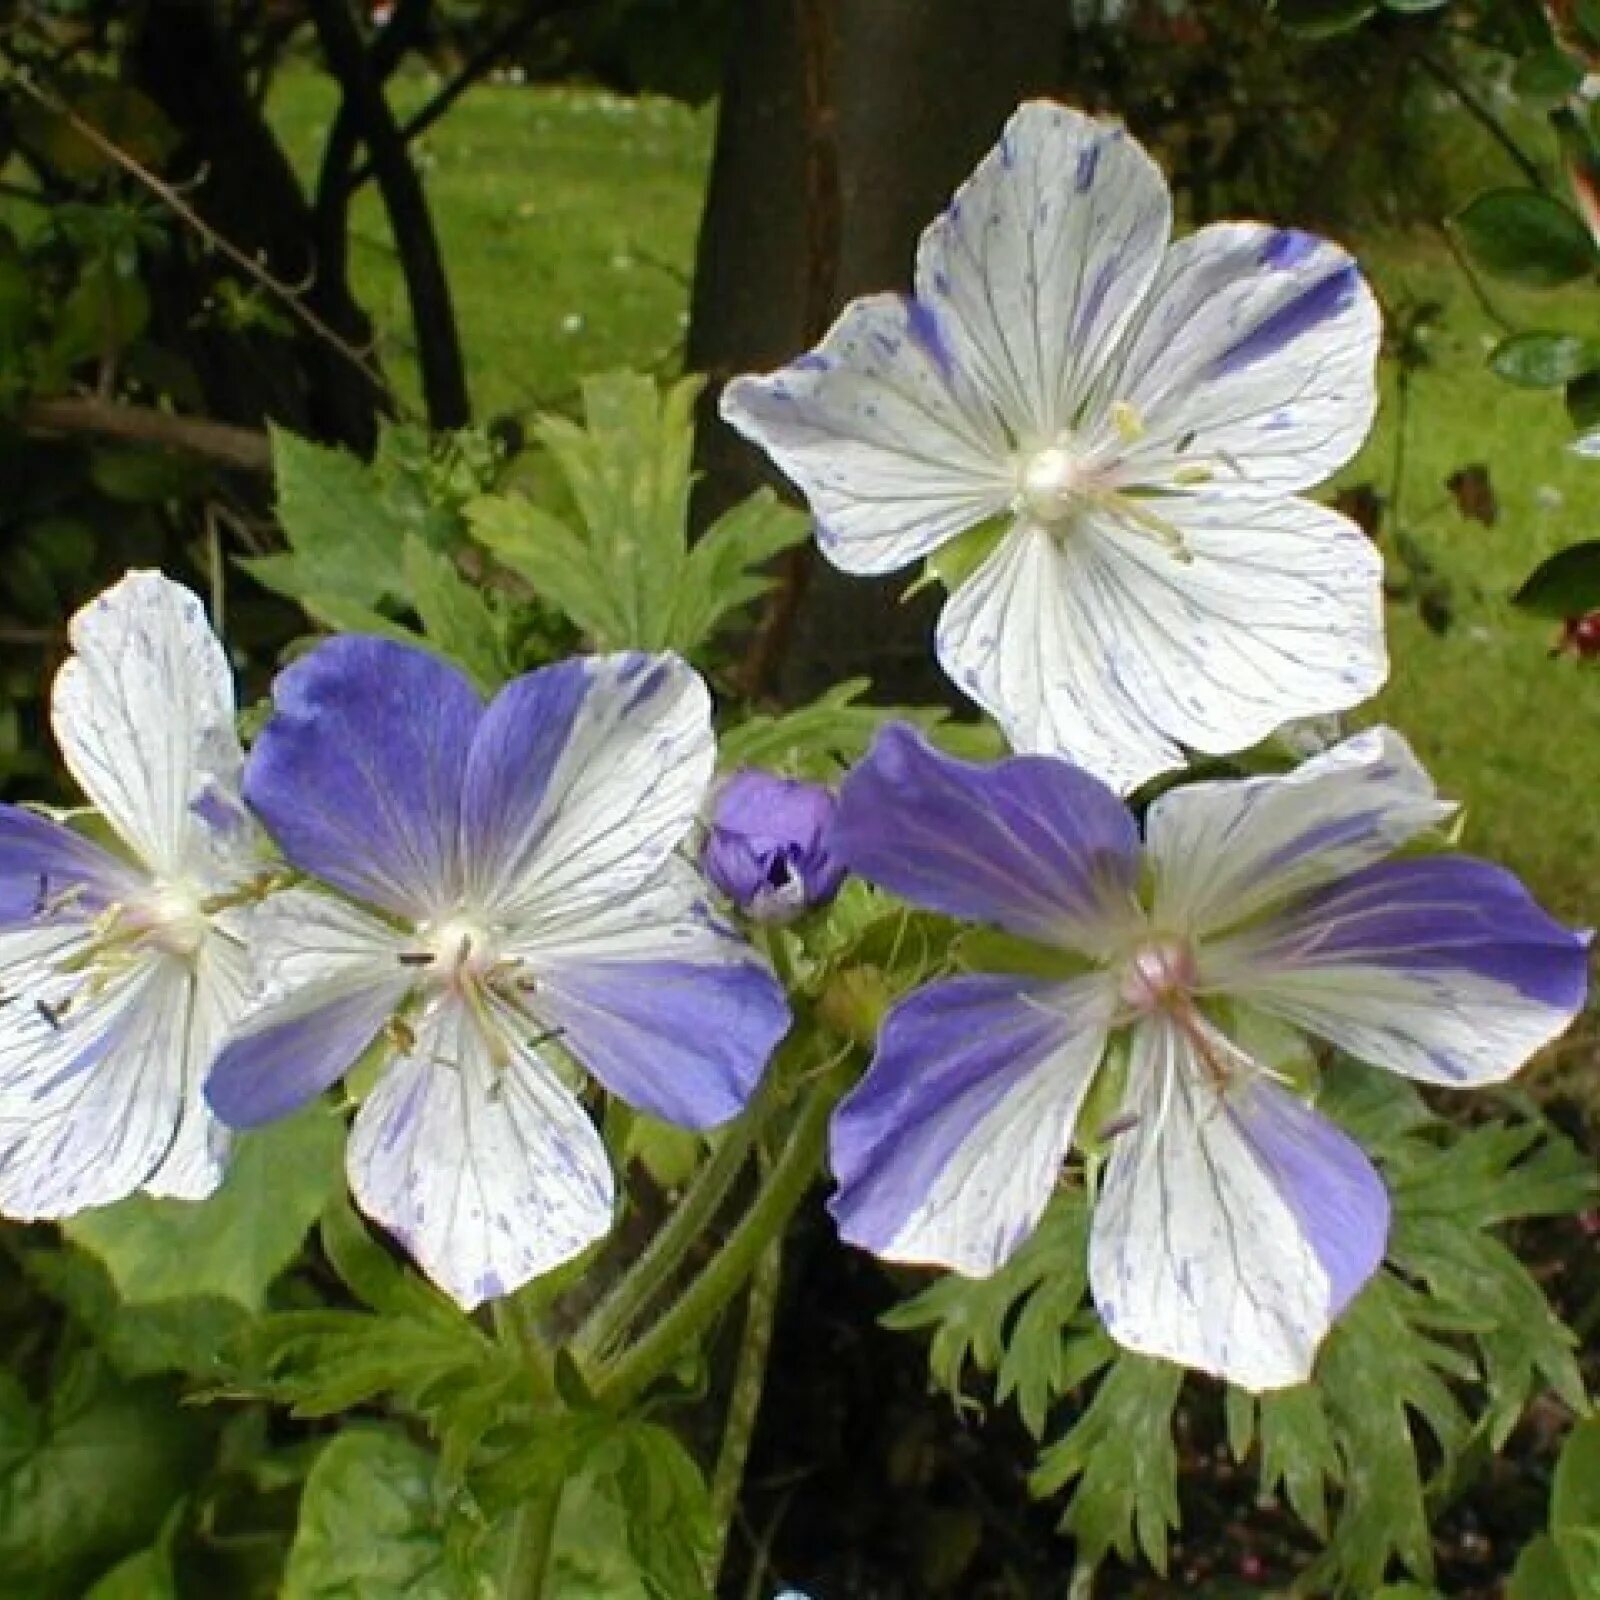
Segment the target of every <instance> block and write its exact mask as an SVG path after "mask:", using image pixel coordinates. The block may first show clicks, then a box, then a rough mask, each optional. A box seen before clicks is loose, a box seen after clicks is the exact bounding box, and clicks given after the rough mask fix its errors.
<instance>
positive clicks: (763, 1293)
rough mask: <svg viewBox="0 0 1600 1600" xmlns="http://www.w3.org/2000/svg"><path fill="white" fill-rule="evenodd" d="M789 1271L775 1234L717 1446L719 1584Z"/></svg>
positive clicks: (754, 1293) (711, 1577) (708, 1576)
mask: <svg viewBox="0 0 1600 1600" xmlns="http://www.w3.org/2000/svg"><path fill="white" fill-rule="evenodd" d="M782 1277H783V1238H782V1236H781V1235H780V1236H778V1237H777V1238H774V1239H773V1240H772V1241H771V1243H769V1244H768V1246H767V1248H766V1249H765V1250H764V1251H763V1252H762V1254H761V1259H760V1260H759V1261H757V1262H756V1270H755V1274H754V1276H753V1277H752V1278H751V1279H750V1298H749V1301H748V1303H747V1304H746V1306H745V1313H744V1334H743V1336H742V1338H741V1339H740V1342H739V1363H738V1366H737V1367H736V1368H735V1369H734V1374H733V1388H732V1390H731V1392H730V1393H729V1395H728V1417H727V1421H726V1422H725V1423H724V1425H723V1430H722V1448H721V1449H720V1450H719V1451H718V1452H717V1467H716V1472H715V1474H714V1475H713V1477H712V1479H711V1526H712V1530H713V1543H712V1546H711V1551H710V1554H709V1555H708V1557H707V1559H706V1566H705V1580H706V1588H707V1589H708V1590H711V1589H714V1588H715V1587H716V1582H717V1574H718V1573H719V1572H720V1571H721V1570H722V1560H723V1554H724V1552H725V1551H726V1550H727V1547H728V1532H729V1530H730V1529H731V1528H732V1526H733V1513H734V1510H735V1508H736V1507H737V1506H738V1503H739V1489H740V1487H741V1485H742V1484H743V1483H744V1467H745V1462H746V1461H747V1460H748V1459H749V1455H750V1438H751V1435H752V1434H754V1432H755V1427H756V1415H757V1413H758V1412H759V1411H760V1409H761V1391H762V1389H763V1388H764V1387H765V1386H766V1378H767V1356H768V1353H769V1352H770V1351H771V1349H772V1327H773V1323H774V1322H775V1321H776V1320H777V1314H778V1285H779V1283H780V1282H781V1280H782Z"/></svg>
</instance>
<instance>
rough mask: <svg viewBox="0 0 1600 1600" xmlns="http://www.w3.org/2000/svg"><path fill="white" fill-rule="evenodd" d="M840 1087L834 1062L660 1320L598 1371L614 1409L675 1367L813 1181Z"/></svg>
mask: <svg viewBox="0 0 1600 1600" xmlns="http://www.w3.org/2000/svg"><path fill="white" fill-rule="evenodd" d="M844 1087H845V1078H844V1075H843V1073H842V1072H841V1071H840V1069H839V1068H838V1067H835V1068H834V1069H833V1070H832V1071H830V1072H828V1073H827V1074H826V1075H825V1076H824V1077H823V1078H822V1080H821V1081H820V1082H819V1083H817V1084H816V1085H815V1087H814V1088H812V1089H811V1091H810V1093H809V1095H808V1097H807V1098H806V1099H805V1100H804V1101H803V1102H802V1104H801V1108H800V1113H799V1115H798V1116H797V1117H796V1118H795V1121H794V1125H793V1127H792V1128H791V1129H790V1132H789V1139H788V1142H787V1144H785V1146H784V1149H783V1154H782V1155H780V1156H779V1157H778V1159H777V1161H776V1163H775V1164H774V1165H773V1168H772V1172H771V1174H770V1175H769V1176H768V1178H767V1180H766V1182H765V1183H764V1184H763V1185H762V1187H761V1190H760V1192H759V1194H758V1195H757V1196H756V1200H755V1203H754V1204H753V1205H752V1206H751V1207H750V1209H749V1211H748V1212H746V1213H745V1216H744V1219H743V1220H742V1221H741V1222H740V1223H739V1226H738V1227H737V1228H735V1229H734V1231H733V1232H732V1233H731V1234H730V1235H729V1236H728V1240H727V1242H726V1243H725V1244H724V1245H723V1246H722V1248H721V1250H719V1251H718V1252H717V1254H716V1255H715V1256H714V1257H713V1258H712V1259H711V1261H710V1263H709V1264H708V1265H707V1266H706V1268H705V1270H704V1271H703V1272H702V1273H701V1274H700V1275H699V1277H697V1278H696V1279H695V1280H694V1282H693V1283H691V1284H690V1285H689V1287H688V1288H687V1289H685V1290H684V1292H683V1294H682V1295H681V1296H680V1297H679V1298H678V1299H677V1300H676V1301H674V1303H673V1304H672V1306H671V1307H670V1309H668V1310H667V1311H666V1312H665V1313H664V1314H663V1315H662V1317H661V1319H660V1321H658V1322H657V1323H656V1324H655V1325H654V1326H653V1327H652V1328H650V1330H649V1331H648V1332H647V1333H645V1334H644V1335H643V1336H642V1337H641V1338H640V1339H639V1341H638V1342H637V1343H636V1344H634V1345H633V1346H631V1347H630V1348H629V1349H628V1350H626V1351H624V1352H623V1353H622V1355H620V1356H618V1357H617V1358H616V1360H614V1361H612V1362H610V1363H608V1364H606V1365H604V1366H602V1367H601V1368H600V1369H599V1371H598V1373H597V1374H596V1376H595V1380H594V1383H593V1390H594V1395H595V1398H596V1400H598V1401H600V1402H601V1403H602V1404H605V1405H608V1406H611V1407H613V1408H618V1409H620V1408H621V1407H623V1406H626V1405H628V1404H630V1403H631V1402H632V1401H633V1400H634V1399H635V1398H636V1397H637V1396H638V1395H639V1394H640V1393H642V1392H643V1391H644V1390H645V1389H646V1388H648V1387H649V1386H650V1384H652V1383H653V1382H654V1381H655V1380H656V1379H657V1378H659V1377H660V1376H661V1375H662V1374H663V1373H664V1372H666V1371H668V1370H669V1369H670V1368H671V1367H672V1365H673V1363H674V1362H676V1360H677V1359H678V1356H679V1355H680V1354H681V1352H682V1351H683V1350H684V1348H685V1347H686V1346H687V1345H689V1344H690V1343H691V1342H692V1341H693V1340H695V1339H697V1338H699V1336H700V1335H701V1334H702V1333H704V1332H705V1330H706V1328H708V1327H709V1326H710V1324H711V1322H712V1321H713V1320H714V1319H715V1317H716V1316H717V1314H718V1313H719V1312H720V1311H721V1310H722V1308H723V1307H724V1306H726V1305H727V1303H728V1302H729V1301H730V1300H731V1299H732V1298H733V1297H734V1295H735V1294H737V1293H738V1292H739V1289H740V1286H741V1285H742V1284H743V1283H744V1281H745V1280H746V1279H747V1278H748V1277H749V1276H750V1274H751V1273H752V1272H753V1271H754V1270H755V1267H756V1264H757V1263H758V1262H759V1261H760V1259H761V1256H762V1254H763V1253H764V1252H765V1251H766V1249H767V1247H768V1245H770V1244H771V1243H772V1241H773V1240H774V1239H776V1238H777V1237H778V1236H779V1235H780V1234H781V1233H782V1231H783V1229H784V1226H785V1225H786V1224H787V1223H788V1221H789V1218H790V1217H791V1216H792V1215H793V1214H794V1210H795V1208H796V1207H797V1206H798V1205H799V1204H800V1202H801V1200H802V1199H803V1198H804V1197H805V1193H806V1190H807V1189H809V1188H810V1187H811V1184H812V1181H813V1180H814V1179H815V1177H816V1175H817V1171H818V1168H819V1167H820V1165H821V1161H822V1152H823V1147H824V1144H825V1141H826V1138H827V1128H828V1116H829V1114H830V1113H831V1112H832V1110H833V1108H834V1105H835V1104H836V1103H837V1102H838V1099H839V1097H840V1095H841V1094H843V1092H844Z"/></svg>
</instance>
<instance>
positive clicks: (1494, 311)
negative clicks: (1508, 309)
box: [1434, 221, 1517, 333]
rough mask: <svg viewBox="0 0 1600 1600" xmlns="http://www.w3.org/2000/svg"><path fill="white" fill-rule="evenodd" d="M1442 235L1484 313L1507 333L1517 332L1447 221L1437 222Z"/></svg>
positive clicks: (1435, 225)
mask: <svg viewBox="0 0 1600 1600" xmlns="http://www.w3.org/2000/svg"><path fill="white" fill-rule="evenodd" d="M1434 227H1435V228H1437V229H1438V231H1439V235H1440V237H1441V238H1442V239H1443V240H1444V243H1445V248H1446V249H1447V250H1448V251H1449V252H1450V254H1451V255H1452V256H1454V257H1455V262H1456V265H1457V266H1458V267H1460V269H1461V275H1462V276H1463V277H1464V278H1465V279H1466V280H1467V287H1468V288H1469V289H1470V290H1471V291H1472V298H1473V299H1474V300H1476V301H1477V302H1478V305H1479V308H1480V309H1481V310H1482V312H1483V314H1484V315H1485V316H1486V317H1487V318H1488V319H1489V320H1490V321H1491V322H1492V323H1494V324H1495V326H1496V327H1498V328H1502V329H1504V331H1505V332H1507V333H1515V332H1516V331H1517V325H1516V323H1514V322H1513V321H1512V320H1511V319H1510V317H1508V316H1507V315H1506V314H1505V313H1504V312H1503V311H1502V310H1501V309H1500V308H1499V307H1498V306H1497V305H1496V304H1495V303H1494V301H1493V300H1491V299H1490V298H1489V291H1488V290H1487V289H1486V288H1484V286H1483V279H1482V278H1481V277H1479V276H1478V271H1477V269H1476V268H1475V267H1474V266H1473V265H1472V263H1471V262H1470V261H1469V260H1468V259H1467V253H1466V251H1465V250H1463V249H1462V248H1461V241H1460V240H1459V239H1457V238H1456V236H1455V232H1454V230H1453V229H1452V228H1451V227H1450V224H1449V223H1447V222H1437V221H1436V222H1435V223H1434Z"/></svg>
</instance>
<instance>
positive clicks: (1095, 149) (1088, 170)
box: [1073, 139, 1100, 194]
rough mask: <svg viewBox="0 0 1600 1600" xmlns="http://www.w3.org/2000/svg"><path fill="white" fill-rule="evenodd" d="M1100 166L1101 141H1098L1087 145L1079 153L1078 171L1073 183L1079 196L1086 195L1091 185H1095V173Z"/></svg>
mask: <svg viewBox="0 0 1600 1600" xmlns="http://www.w3.org/2000/svg"><path fill="white" fill-rule="evenodd" d="M1099 165H1100V141H1099V140H1098V139H1097V140H1096V141H1095V142H1094V143H1093V144H1090V145H1085V146H1084V147H1083V149H1082V150H1080V151H1079V152H1078V170H1077V172H1076V174H1075V175H1074V178H1073V183H1074V186H1075V187H1076V188H1077V191H1078V193H1079V194H1084V193H1086V192H1087V191H1088V189H1089V187H1090V185H1091V184H1093V182H1094V175H1095V171H1096V169H1097V168H1098V167H1099Z"/></svg>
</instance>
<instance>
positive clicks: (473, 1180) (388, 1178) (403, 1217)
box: [348, 1002, 614, 1310]
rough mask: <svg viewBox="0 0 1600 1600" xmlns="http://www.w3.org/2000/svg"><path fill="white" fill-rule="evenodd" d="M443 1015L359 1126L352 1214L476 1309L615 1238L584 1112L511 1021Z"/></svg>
mask: <svg viewBox="0 0 1600 1600" xmlns="http://www.w3.org/2000/svg"><path fill="white" fill-rule="evenodd" d="M491 1020H492V1023H493V1025H494V1026H495V1029H496V1037H497V1038H498V1039H499V1041H500V1042H501V1044H502V1045H503V1046H504V1048H505V1049H506V1050H507V1052H508V1054H507V1055H506V1056H505V1057H504V1058H499V1057H497V1055H496V1054H495V1052H494V1050H493V1049H492V1048H491V1045H490V1042H489V1039H488V1037H487V1036H486V1033H485V1029H484V1027H483V1026H482V1025H481V1022H480V1019H478V1018H476V1017H474V1016H472V1015H471V1014H469V1013H468V1011H467V1010H466V1009H465V1008H464V1007H462V1006H459V1005H456V1004H454V1003H451V1002H443V1003H440V1004H438V1005H435V1006H434V1007H433V1008H432V1009H431V1010H430V1011H429V1012H428V1013H427V1014H426V1015H424V1016H423V1018H422V1019H421V1020H420V1021H419V1023H418V1025H417V1029H416V1045H415V1048H414V1049H412V1050H410V1051H408V1052H407V1053H406V1054H404V1055H402V1056H400V1057H398V1058H397V1059H396V1060H394V1061H393V1062H392V1063H391V1064H390V1066H389V1068H388V1070H387V1071H386V1072H385V1073H384V1075H383V1077H382V1079H380V1081H379V1083H378V1085H377V1087H376V1088H375V1089H374V1090H373V1091H372V1093H371V1094H370V1095H369V1096H368V1098H367V1100H366V1101H365V1103H364V1104H363V1105H362V1107H361V1110H360V1111H359V1112H358V1113H357V1114H356V1121H355V1128H354V1130H353V1132H352V1134H351V1139H350V1148H349V1155H348V1166H349V1173H350V1186H351V1190H352V1192H353V1193H354V1195H355V1198H356V1203H357V1204H358V1205H359V1206H360V1207H361V1209H362V1210H363V1211H365V1212H366V1213H367V1215H368V1216H370V1217H371V1218H373V1220H374V1221H376V1222H379V1223H381V1224H382V1225H383V1226H384V1227H385V1228H387V1229H388V1230H389V1231H390V1232H391V1233H392V1234H394V1236H395V1237H396V1238H397V1239H399V1241H400V1242H401V1243H402V1244H403V1245H404V1246H405V1247H406V1248H407V1249H408V1250H409V1251H410V1252H411V1254H412V1255H413V1256H414V1257H415V1258H416V1261H417V1264H418V1265H419V1266H420V1267H421V1268H422V1270H423V1271H424V1272H425V1273H427V1275H428V1276H429V1277H430V1278H431V1279H433V1281H434V1282H435V1283H437V1284H438V1285H439V1287H440V1288H441V1289H443V1290H444V1291H445V1292H446V1293H447V1294H449V1295H450V1296H451V1297H452V1298H453V1299H455V1300H456V1301H457V1302H458V1303H459V1304H460V1305H461V1306H463V1307H464V1308H466V1309H468V1310H470V1309H471V1308H472V1307H474V1306H477V1305H480V1304H482V1302H484V1301H485V1300H493V1299H497V1298H499V1297H500V1296H502V1295H507V1294H511V1293H513V1292H514V1291H515V1290H517V1289H518V1288H520V1287H521V1286H522V1285H523V1284H524V1283H526V1282H527V1281H528V1280H529V1279H530V1278H534V1277H537V1276H538V1275H539V1274H540V1273H542V1272H548V1271H550V1270H551V1269H552V1268H553V1267H557V1266H560V1265H561V1263H562V1262H564V1261H569V1260H571V1258H572V1257H573V1256H575V1255H577V1254H579V1253H580V1252H581V1251H582V1250H584V1249H585V1248H586V1247H587V1246H588V1245H590V1244H591V1243H593V1242H594V1240H596V1239H598V1238H599V1237H600V1236H601V1235H602V1234H604V1233H605V1232H606V1231H607V1230H608V1229H609V1228H610V1226H611V1219H612V1210H613V1205H614V1182H613V1179H612V1174H611V1165H610V1161H609V1159H608V1158H607V1156H606V1150H605V1146H604V1145H603V1144H602V1143H601V1140H600V1136H599V1134H598V1133H597V1132H596V1131H595V1128H594V1125H593V1123H591V1122H590V1120H589V1118H588V1115H587V1113H585V1111H584V1109H583V1107H582V1106H581V1105H579V1104H578V1102H577V1100H576V1099H575V1098H574V1097H573V1095H572V1093H571V1092H570V1091H569V1090H568V1089H566V1088H565V1087H564V1086H563V1085H562V1083H561V1081H560V1079H559V1078H558V1077H557V1076H556V1074H555V1073H554V1072H553V1071H552V1070H551V1068H550V1067H549V1066H547V1065H546V1064H545V1062H544V1061H543V1060H541V1059H540V1057H539V1055H538V1053H537V1052H536V1051H533V1050H529V1049H527V1048H524V1047H522V1046H520V1045H518V1044H516V1043H515V1033H514V1029H515V1028H516V1025H517V1024H516V1019H514V1018H512V1017H510V1016H508V1015H506V1014H504V1013H502V1012H499V1011H498V1010H497V1012H496V1015H495V1016H494V1017H493V1018H492V1019H491Z"/></svg>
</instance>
